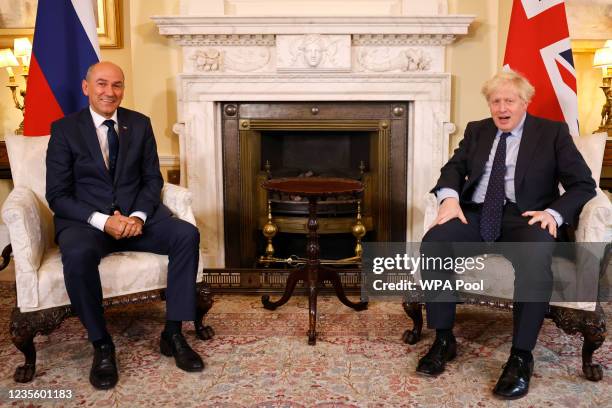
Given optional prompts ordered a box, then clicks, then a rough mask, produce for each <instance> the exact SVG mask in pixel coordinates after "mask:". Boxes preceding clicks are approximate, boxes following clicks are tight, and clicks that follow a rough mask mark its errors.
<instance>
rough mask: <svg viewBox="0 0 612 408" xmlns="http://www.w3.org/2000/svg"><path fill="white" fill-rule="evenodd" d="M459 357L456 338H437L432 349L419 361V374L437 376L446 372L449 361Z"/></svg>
mask: <svg viewBox="0 0 612 408" xmlns="http://www.w3.org/2000/svg"><path fill="white" fill-rule="evenodd" d="M455 357H457V340H455V338H454V337H451V338H445V339H440V338H437V337H436V340H434V342H433V344H432V345H431V348H430V349H429V351H428V352H427V354H425V356H423V357H422V358H421V359H420V360H419V364H418V365H417V369H416V371H417V373H420V374H425V375H430V376H437V375H440V374H442V373H443V372H444V366H445V365H446V362H447V361H451V360H452V359H454V358H455Z"/></svg>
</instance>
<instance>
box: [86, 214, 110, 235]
mask: <svg viewBox="0 0 612 408" xmlns="http://www.w3.org/2000/svg"><path fill="white" fill-rule="evenodd" d="M109 218H110V215H107V214H102V213H101V212H97V211H96V212H93V213H91V215H90V216H89V219H88V220H87V222H88V223H89V224H90V225H91V226H92V227H94V228H97V229H99V230H100V231H102V232H104V225H106V221H107V220H108V219H109Z"/></svg>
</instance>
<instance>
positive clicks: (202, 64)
mask: <svg viewBox="0 0 612 408" xmlns="http://www.w3.org/2000/svg"><path fill="white" fill-rule="evenodd" d="M189 59H190V60H192V61H193V64H194V67H195V70H196V71H219V68H221V67H222V66H223V54H221V51H219V50H217V49H214V48H206V49H201V50H197V51H196V52H195V53H194V55H192V56H191V57H190V58H189Z"/></svg>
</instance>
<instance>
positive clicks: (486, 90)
mask: <svg viewBox="0 0 612 408" xmlns="http://www.w3.org/2000/svg"><path fill="white" fill-rule="evenodd" d="M508 83H510V84H512V85H514V87H515V88H516V90H517V91H518V94H519V97H520V98H521V99H522V100H524V101H525V102H527V103H529V102H530V101H531V98H533V95H534V94H535V88H534V87H533V85H531V83H530V82H529V80H528V79H527V78H525V77H524V76H523V75H521V74H519V73H518V72H515V71H512V70H508V71H502V72H499V73H497V74H496V75H495V76H494V77H493V78H491V79H489V80H488V81H486V82H485V83H484V84H483V85H482V90H481V92H482V94H483V95H484V97H485V98H486V99H487V101H488V100H489V96H490V95H491V94H492V93H493V92H495V90H496V89H498V88H499V87H501V86H503V85H506V84H508Z"/></svg>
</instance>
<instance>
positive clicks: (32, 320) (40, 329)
mask: <svg viewBox="0 0 612 408" xmlns="http://www.w3.org/2000/svg"><path fill="white" fill-rule="evenodd" d="M70 313H71V311H70V307H57V308H53V309H48V310H41V311H38V312H29V313H21V312H20V311H19V309H18V308H14V309H13V313H12V314H11V323H10V327H9V330H10V333H11V340H12V341H13V344H14V345H15V347H17V348H18V349H19V351H21V352H22V353H23V355H24V356H25V364H23V365H21V366H19V367H17V368H16V369H15V374H13V379H14V380H15V381H16V382H20V383H26V382H30V381H32V379H33V378H34V374H35V373H36V347H35V346H34V337H35V336H36V335H37V334H49V333H51V332H52V331H53V330H55V329H57V328H58V327H59V326H60V324H61V323H62V322H63V321H64V319H66V317H68V316H69V315H70Z"/></svg>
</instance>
